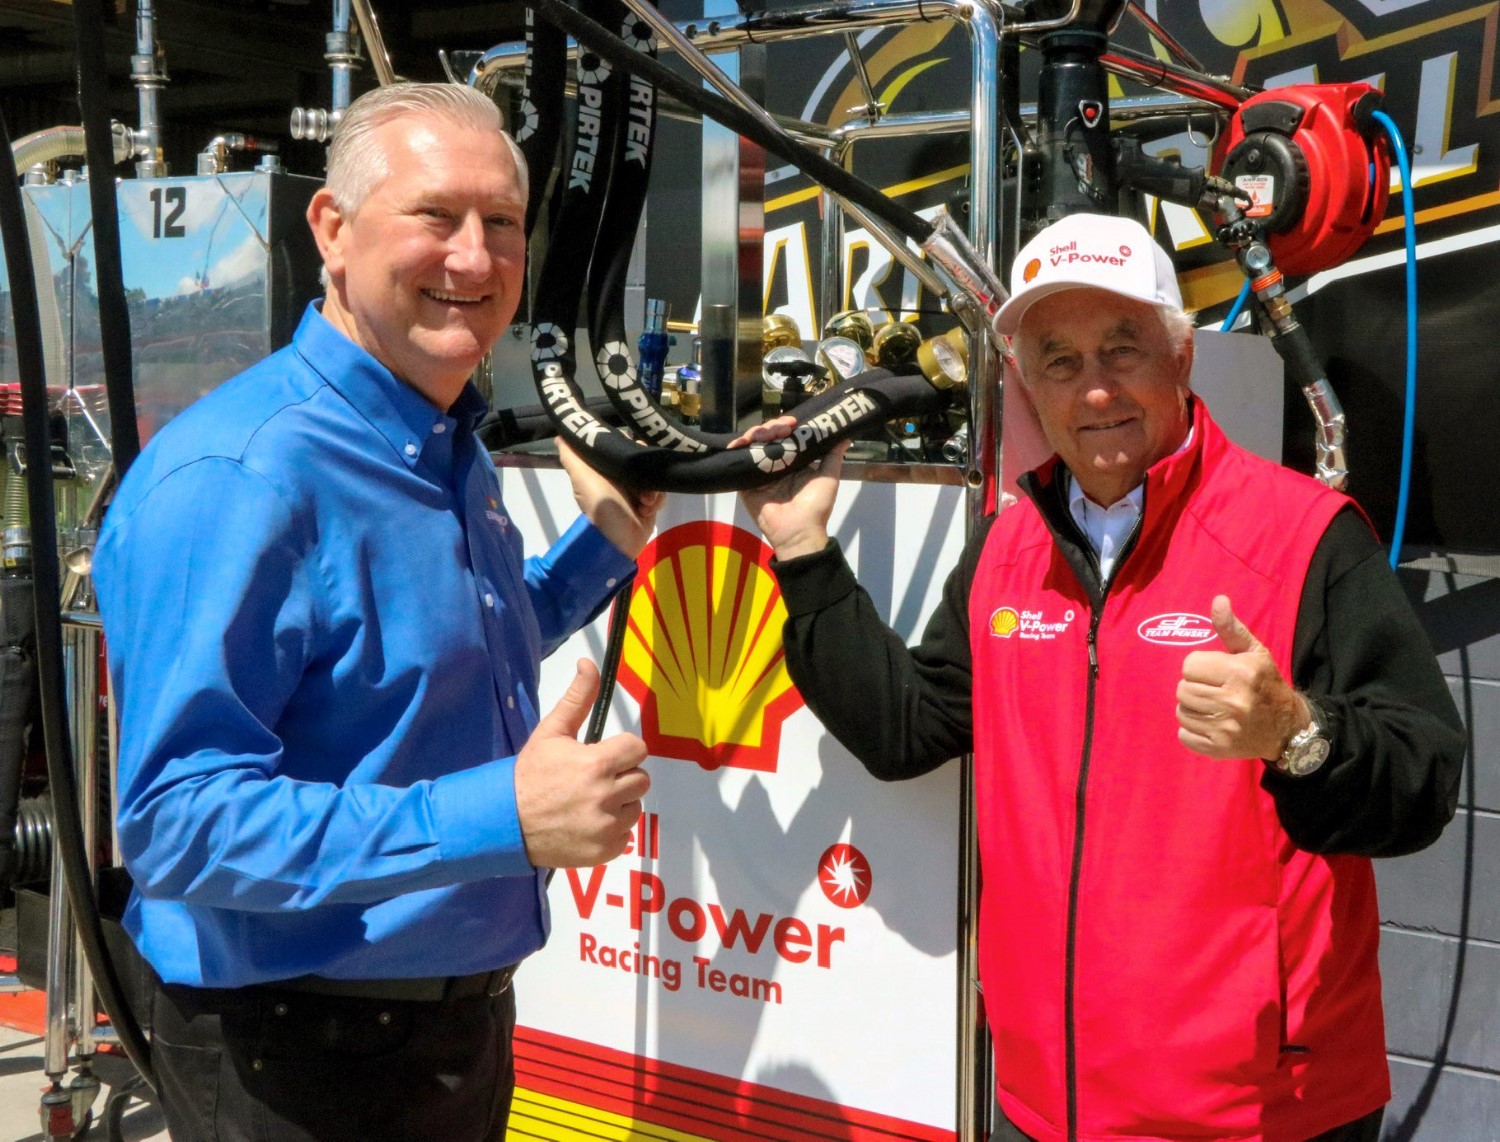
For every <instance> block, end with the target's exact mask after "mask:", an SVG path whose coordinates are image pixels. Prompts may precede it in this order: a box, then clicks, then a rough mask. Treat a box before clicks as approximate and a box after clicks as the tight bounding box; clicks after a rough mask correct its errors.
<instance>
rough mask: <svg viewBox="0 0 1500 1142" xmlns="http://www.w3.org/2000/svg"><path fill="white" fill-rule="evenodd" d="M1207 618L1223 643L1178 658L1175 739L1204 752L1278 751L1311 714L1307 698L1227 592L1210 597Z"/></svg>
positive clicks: (1231, 755) (1218, 754)
mask: <svg viewBox="0 0 1500 1142" xmlns="http://www.w3.org/2000/svg"><path fill="white" fill-rule="evenodd" d="M1213 624H1214V630H1216V631H1218V632H1219V641H1220V642H1221V643H1223V644H1224V649H1223V650H1222V651H1218V650H1195V651H1194V652H1193V653H1192V654H1189V655H1188V656H1187V657H1186V658H1185V659H1183V661H1182V681H1181V682H1179V683H1178V684H1177V725H1178V727H1179V728H1178V730H1177V740H1178V741H1180V742H1181V743H1182V744H1183V745H1185V746H1187V748H1188V749H1190V750H1192V751H1193V752H1195V753H1201V754H1203V755H1204V756H1206V757H1215V758H1225V759H1228V758H1240V757H1261V758H1277V757H1280V756H1281V751H1282V750H1283V749H1285V748H1286V743H1287V742H1288V741H1290V740H1291V737H1292V735H1293V734H1295V733H1296V732H1297V731H1298V730H1300V729H1302V728H1303V727H1304V726H1306V725H1307V724H1308V722H1309V721H1310V720H1311V717H1312V713H1311V711H1310V710H1309V709H1308V707H1307V702H1306V701H1305V700H1304V699H1303V697H1302V695H1300V694H1298V693H1297V691H1296V690H1295V689H1293V687H1292V686H1291V685H1290V684H1289V683H1288V682H1287V680H1286V679H1285V678H1283V677H1282V676H1281V671H1280V670H1278V669H1277V668H1276V662H1275V660H1274V659H1272V657H1271V652H1270V651H1268V650H1267V649H1266V648H1265V647H1264V646H1262V645H1261V642H1260V640H1259V639H1257V638H1256V637H1255V636H1254V635H1253V634H1251V633H1250V631H1249V630H1248V629H1247V628H1246V626H1245V624H1244V623H1242V622H1240V620H1239V619H1237V618H1235V616H1234V610H1233V609H1232V607H1231V606H1230V602H1229V596H1227V595H1217V596H1215V597H1214V604H1213Z"/></svg>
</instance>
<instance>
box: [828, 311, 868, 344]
mask: <svg viewBox="0 0 1500 1142" xmlns="http://www.w3.org/2000/svg"><path fill="white" fill-rule="evenodd" d="M823 336H824V337H847V338H849V340H850V341H853V342H854V343H855V344H856V345H858V346H859V347H860V348H861V349H865V350H868V349H870V348H872V347H873V346H874V344H875V326H874V325H873V324H872V323H871V321H870V315H869V314H867V313H866V312H865V311H864V310H862V309H846V310H843V311H842V312H840V313H835V314H834V315H833V316H832V317H830V318H829V319H828V324H827V325H825V326H823Z"/></svg>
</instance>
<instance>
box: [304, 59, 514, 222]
mask: <svg viewBox="0 0 1500 1142" xmlns="http://www.w3.org/2000/svg"><path fill="white" fill-rule="evenodd" d="M403 115H418V116H424V115H425V116H430V117H433V118H438V119H444V120H446V121H447V122H449V123H452V124H454V125H455V126H460V127H466V128H470V129H472V130H475V131H498V132H499V133H500V137H501V138H502V139H504V140H505V143H506V146H508V147H509V148H510V154H511V158H513V159H514V160H515V163H516V180H517V182H518V183H519V185H520V188H521V197H522V198H523V199H524V198H526V196H527V182H528V178H529V175H528V172H527V169H526V156H525V155H523V154H522V153H521V148H520V147H519V146H518V145H517V144H516V141H515V139H513V138H511V136H510V133H509V132H508V131H506V130H505V124H504V121H503V120H502V118H501V115H500V108H499V107H497V106H496V105H495V102H494V100H492V99H491V98H490V97H489V96H487V95H485V94H483V93H482V92H480V91H478V90H476V89H475V88H472V87H467V86H465V85H463V84H460V83H392V84H389V85H387V86H385V87H377V88H375V89H374V90H373V91H367V92H365V93H364V94H363V95H361V96H360V97H359V98H358V99H356V100H355V101H354V102H353V103H351V104H349V106H348V108H347V109H346V110H345V111H344V114H343V116H342V117H341V118H340V120H339V125H338V128H337V129H336V130H335V131H334V133H333V144H332V146H330V147H329V149H328V179H327V187H328V190H329V192H330V193H331V194H332V195H333V200H334V202H336V203H337V204H338V207H339V209H340V210H341V211H343V212H344V213H345V214H347V215H350V216H353V215H354V213H355V212H356V211H358V210H359V208H360V207H361V206H362V205H363V204H364V201H365V199H367V198H369V197H370V195H371V194H372V193H373V192H374V190H375V188H376V187H378V186H379V185H380V184H381V182H382V181H384V179H385V178H386V176H387V175H389V174H390V169H389V168H388V166H387V165H386V155H385V150H384V148H382V147H381V146H380V144H379V143H378V142H377V141H376V139H375V132H376V130H378V129H379V128H380V127H383V126H384V125H385V124H387V123H389V122H390V121H391V120H392V119H398V118H400V117H401V116H403Z"/></svg>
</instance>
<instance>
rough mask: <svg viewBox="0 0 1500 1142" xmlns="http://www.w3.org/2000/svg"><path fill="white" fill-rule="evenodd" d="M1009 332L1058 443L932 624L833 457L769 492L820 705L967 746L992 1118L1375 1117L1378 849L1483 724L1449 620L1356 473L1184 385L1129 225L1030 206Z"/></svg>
mask: <svg viewBox="0 0 1500 1142" xmlns="http://www.w3.org/2000/svg"><path fill="white" fill-rule="evenodd" d="M996 327H997V330H998V332H1000V333H1001V334H1003V335H1005V336H1008V337H1009V338H1010V344H1011V364H1012V366H1013V368H1014V370H1015V371H1016V373H1017V375H1018V376H1019V378H1020V382H1021V385H1022V387H1023V389H1024V391H1025V393H1026V394H1027V396H1028V397H1029V398H1030V401H1031V404H1032V406H1033V407H1034V409H1035V411H1036V414H1037V417H1038V419H1039V421H1040V425H1041V428H1042V431H1043V433H1044V434H1045V436H1046V439H1047V441H1048V443H1049V444H1050V445H1051V447H1052V449H1053V451H1054V453H1055V454H1054V455H1053V456H1052V458H1051V459H1050V460H1048V461H1047V462H1046V463H1045V464H1043V465H1042V466H1041V467H1039V468H1037V469H1035V470H1034V471H1032V472H1029V473H1027V474H1026V475H1025V476H1024V477H1023V478H1022V480H1021V489H1022V492H1023V495H1022V497H1021V498H1020V500H1019V501H1018V502H1017V503H1016V504H1015V505H1014V506H1012V507H1009V508H1007V509H1006V510H1004V511H1003V512H1002V513H1001V514H1000V515H999V516H998V518H997V519H995V520H994V521H992V524H991V526H987V527H986V528H983V529H980V530H979V531H978V532H977V533H976V534H975V535H974V536H973V537H972V538H971V541H970V542H969V544H968V546H967V548H966V550H965V552H964V555H963V557H962V558H961V560H960V563H959V565H958V566H957V568H955V570H954V571H953V573H952V574H951V575H950V576H949V578H948V581H947V583H946V585H945V587H944V590H943V597H942V601H941V603H940V605H939V607H938V609H937V611H936V613H935V614H934V616H933V618H932V620H931V621H930V622H929V624H928V626H927V628H926V630H925V632H924V634H923V638H922V641H921V644H920V645H919V646H917V647H914V648H911V649H908V648H907V647H905V646H904V645H903V643H902V641H901V640H900V639H899V638H898V637H897V636H896V635H895V634H894V633H893V632H891V631H890V630H889V629H888V628H887V627H886V626H885V624H884V623H883V622H882V620H881V618H880V617H879V615H877V614H876V612H875V610H874V608H873V606H872V604H871V601H870V599H869V597H868V596H867V595H866V594H865V593H864V591H863V590H862V589H861V588H860V587H859V585H858V584H857V582H856V581H855V579H854V575H853V573H852V572H851V570H850V568H849V566H848V564H847V563H846V562H845V560H844V558H843V556H842V554H841V553H840V550H839V546H838V542H837V541H836V540H834V539H831V538H830V537H829V534H828V520H829V515H830V512H831V509H832V506H833V500H834V494H835V491H836V489H837V476H838V467H839V462H838V459H837V458H834V459H831V460H828V461H825V462H824V464H823V465H822V468H821V471H819V472H816V473H807V474H803V475H801V476H799V477H795V478H793V479H792V480H791V481H788V482H784V483H783V484H782V485H779V486H777V487H775V488H772V489H769V490H767V491H764V492H757V493H749V494H747V495H746V502H747V506H748V507H749V509H750V511H751V513H752V514H753V515H754V516H755V518H756V521H757V523H758V524H759V526H760V527H761V529H762V531H763V532H764V533H765V535H766V537H767V539H768V541H769V542H770V543H771V545H772V546H773V547H774V548H775V551H776V562H775V563H774V564H773V566H774V567H775V569H776V573H777V576H778V578H779V580H780V583H781V587H782V591H783V593H784V596H785V602H786V607H787V613H788V615H789V618H788V621H787V624H786V631H785V642H786V652H787V661H788V664H789V666H790V669H791V673H792V677H793V679H794V680H795V681H796V683H797V685H798V687H799V688H800V689H801V691H802V693H803V695H804V697H805V698H806V699H807V702H808V705H809V706H810V707H812V709H813V711H814V712H815V713H816V714H817V715H818V716H819V717H820V718H821V719H822V721H823V722H824V724H825V725H826V726H827V727H828V728H829V730H830V731H831V732H833V733H834V734H835V735H836V736H837V737H838V738H839V740H841V741H842V742H843V743H844V744H845V745H846V746H848V747H849V749H850V750H851V751H852V752H853V753H854V754H855V755H856V756H857V757H859V758H860V760H861V761H862V762H863V763H864V764H865V765H866V767H867V768H868V769H869V770H870V771H871V772H872V773H873V774H875V775H876V776H878V777H881V778H883V779H887V780H890V779H900V778H905V777H912V776H916V775H918V774H921V773H925V772H927V771H929V770H931V769H933V768H935V767H936V766H938V765H941V764H943V762H945V761H946V760H947V759H948V758H951V757H953V756H956V755H958V754H962V753H966V752H972V753H973V755H974V783H975V790H976V808H977V828H978V833H979V845H980V855H981V866H982V870H983V875H984V888H983V895H982V900H981V913H980V922H979V924H980V926H979V964H980V978H981V980H982V982H983V985H984V997H985V1006H986V1011H987V1015H988V1019H989V1023H990V1028H991V1031H992V1033H993V1036H994V1042H995V1067H996V1094H997V1098H998V1104H999V1108H1000V1111H1001V1122H1000V1124H999V1126H998V1127H997V1129H996V1132H995V1135H994V1137H995V1139H997V1140H1005V1142H1015V1140H1024V1139H1034V1140H1036V1142H1075V1140H1079V1139H1083V1140H1087V1142H1096V1140H1103V1139H1122V1140H1123V1139H1130V1140H1132V1142H1142V1140H1146V1139H1171V1140H1174V1142H1175V1140H1183V1142H1186V1140H1188V1139H1198V1140H1203V1139H1216V1140H1234V1142H1261V1140H1264V1142H1306V1140H1309V1139H1317V1140H1319V1142H1328V1140H1336V1142H1367V1140H1368V1142H1374V1139H1376V1138H1377V1137H1378V1135H1379V1130H1380V1122H1381V1117H1382V1113H1383V1108H1384V1105H1385V1103H1386V1102H1387V1100H1388V1099H1389V1097H1390V1082H1389V1077H1388V1073H1387V1067H1386V1060H1385V1041H1384V1027H1383V1021H1382V1014H1381V1001H1380V977H1379V970H1378V965H1377V951H1378V946H1379V929H1378V913H1377V908H1376V899H1375V880H1374V875H1373V871H1372V868H1371V864H1370V860H1369V858H1370V857H1372V856H1393V855H1397V854H1401V853H1409V852H1413V851H1415V850H1417V849H1420V848H1422V847H1424V846H1426V845H1428V844H1430V843H1431V842H1432V841H1433V840H1434V839H1435V838H1436V837H1437V836H1438V834H1439V833H1440V832H1441V831H1442V829H1443V827H1444V825H1445V824H1446V823H1447V822H1448V821H1449V820H1450V819H1451V818H1452V815H1453V811H1454V807H1455V803H1456V798H1457V789H1458V780H1459V772H1460V763H1461V761H1462V756H1463V751H1464V736H1463V732H1462V728H1461V725H1460V722H1459V719H1458V714H1457V711H1456V710H1455V708H1454V705H1453V701H1452V698H1451V697H1450V695H1449V693H1448V689H1447V687H1446V685H1445V684H1444V681H1443V678H1442V675H1441V673H1440V671H1439V669H1438V666H1437V662H1436V660H1435V659H1434V657H1433V654H1432V651H1431V649H1430V647H1429V644H1428V642H1427V640H1426V637H1425V635H1424V633H1423V631H1422V629H1421V627H1420V625H1419V624H1418V622H1417V619H1416V616H1415V615H1414V614H1413V613H1412V610H1411V608H1410V606H1409V605H1408V603H1407V601H1406V598H1405V596H1404V594H1403V593H1402V591H1401V589H1400V587H1399V585H1398V583H1397V581H1396V578H1395V576H1394V575H1393V574H1392V573H1391V571H1390V569H1389V568H1388V566H1387V565H1386V561H1385V558H1384V556H1383V553H1382V551H1381V549H1380V546H1379V544H1378V542H1377V540H1376V538H1375V536H1374V535H1373V534H1372V532H1371V529H1370V527H1369V524H1368V521H1367V520H1366V519H1365V518H1364V516H1363V514H1362V513H1361V512H1360V511H1359V509H1358V508H1357V507H1356V506H1355V505H1354V504H1353V503H1352V501H1350V500H1348V499H1347V498H1345V497H1344V496H1341V495H1338V494H1336V493H1334V492H1331V491H1329V490H1328V489H1326V488H1324V487H1323V486H1322V485H1320V484H1318V483H1316V482H1315V481H1313V480H1311V479H1309V478H1307V477H1304V476H1301V475H1298V474H1296V473H1293V472H1291V471H1289V470H1287V469H1284V468H1281V467H1279V466H1278V465H1275V464H1272V463H1269V462H1267V461H1265V460H1261V459H1259V458H1257V457H1255V456H1252V455H1250V454H1249V453H1247V452H1245V451H1244V450H1242V449H1240V448H1239V447H1237V446H1236V445H1234V444H1233V443H1231V442H1230V441H1229V440H1228V439H1227V438H1226V437H1225V435H1224V434H1223V432H1222V431H1221V430H1220V429H1219V427H1218V426H1217V425H1216V424H1215V423H1214V421H1213V419H1212V418H1211V417H1210V415H1209V412H1208V409H1207V408H1206V407H1205V406H1204V404H1203V402H1202V401H1201V400H1199V399H1197V398H1196V397H1194V395H1193V393H1192V390H1191V388H1190V378H1191V373H1192V364H1193V341H1192V329H1191V323H1190V321H1189V319H1188V318H1187V317H1186V315H1184V313H1183V312H1182V305H1181V297H1180V294H1179V293H1178V288H1177V283H1176V279H1175V276H1174V274H1173V271H1172V266H1171V263H1170V261H1169V260H1168V259H1167V257H1166V255H1165V253H1163V252H1162V250H1161V249H1160V247H1158V246H1157V245H1156V243H1155V242H1154V241H1153V239H1152V238H1151V236H1150V235H1149V234H1148V233H1147V232H1146V230H1145V229H1144V228H1142V227H1141V226H1140V225H1139V224H1138V223H1136V222H1133V221H1130V220H1128V219H1121V218H1112V217H1101V216H1095V215H1075V216H1073V217H1069V218H1065V219H1063V220H1062V221H1060V222H1058V223H1056V224H1054V225H1052V226H1050V227H1048V228H1047V229H1046V230H1044V231H1042V233H1041V234H1039V235H1038V236H1037V237H1036V238H1034V239H1033V240H1032V241H1031V242H1030V243H1028V244H1027V246H1026V247H1025V248H1024V249H1023V250H1022V251H1021V253H1020V255H1019V256H1018V258H1017V259H1016V263H1015V269H1014V273H1013V280H1012V296H1011V299H1010V301H1009V302H1008V303H1007V304H1006V305H1005V306H1004V307H1003V309H1002V310H1001V311H1000V313H999V314H998V316H997V318H996ZM774 431H775V430H774V429H773V430H770V431H769V432H767V433H765V435H770V434H773V433H774ZM877 646H880V647H883V648H884V650H883V652H880V653H872V652H871V648H873V647H877Z"/></svg>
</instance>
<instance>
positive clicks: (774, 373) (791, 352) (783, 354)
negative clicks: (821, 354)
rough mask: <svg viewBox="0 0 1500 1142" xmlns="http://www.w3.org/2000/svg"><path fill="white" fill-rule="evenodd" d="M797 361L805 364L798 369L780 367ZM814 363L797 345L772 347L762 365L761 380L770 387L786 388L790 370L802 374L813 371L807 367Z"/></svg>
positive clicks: (766, 386) (799, 363) (763, 384)
mask: <svg viewBox="0 0 1500 1142" xmlns="http://www.w3.org/2000/svg"><path fill="white" fill-rule="evenodd" d="M790 363H795V364H798V365H802V366H804V367H803V368H801V369H797V370H785V369H781V368H778V366H780V365H786V364H790ZM811 364H812V358H811V357H809V356H808V355H807V354H806V353H804V352H803V351H802V350H801V349H800V348H798V347H797V346H795V345H782V346H780V347H779V348H776V349H772V350H771V351H770V352H769V353H767V354H766V356H765V359H764V360H763V361H762V362H761V365H760V380H761V384H762V386H763V387H765V388H768V389H777V390H780V389H784V388H786V379H787V375H788V372H789V371H794V372H796V373H797V375H799V376H802V375H806V374H808V373H810V372H811V370H810V369H808V368H806V366H809V365H811Z"/></svg>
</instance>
